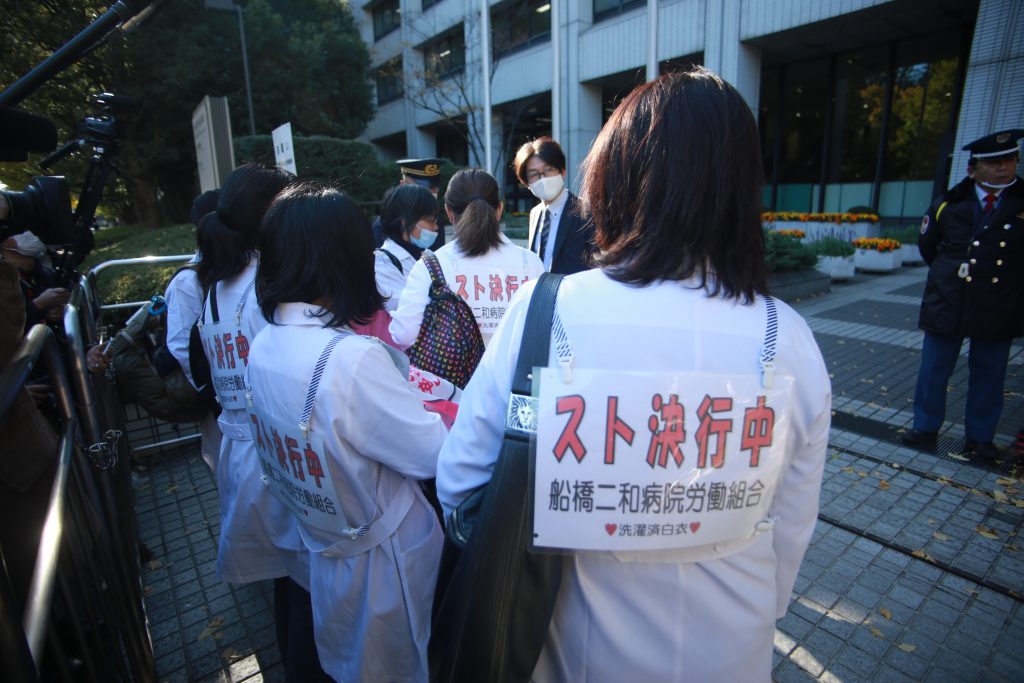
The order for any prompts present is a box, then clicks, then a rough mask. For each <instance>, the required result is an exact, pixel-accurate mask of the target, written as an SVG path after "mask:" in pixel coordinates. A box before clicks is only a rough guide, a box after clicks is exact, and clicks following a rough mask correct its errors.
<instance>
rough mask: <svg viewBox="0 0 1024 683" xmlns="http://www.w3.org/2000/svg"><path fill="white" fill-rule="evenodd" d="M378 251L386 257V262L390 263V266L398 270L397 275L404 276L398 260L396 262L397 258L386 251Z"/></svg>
mask: <svg viewBox="0 0 1024 683" xmlns="http://www.w3.org/2000/svg"><path fill="white" fill-rule="evenodd" d="M379 251H380V252H381V253H382V254H384V255H385V256H387V257H388V260H389V261H391V265H393V266H394V267H395V268H398V272H399V273H402V274H403V275H405V270H404V269H403V268H402V262H401V261H400V260H398V257H397V256H395V255H394V254H392V253H391V252H390V251H388V250H387V249H380V250H379Z"/></svg>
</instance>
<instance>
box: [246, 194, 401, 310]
mask: <svg viewBox="0 0 1024 683" xmlns="http://www.w3.org/2000/svg"><path fill="white" fill-rule="evenodd" d="M259 247H260V263H259V266H258V267H257V269H256V300H257V301H258V302H259V305H260V311H262V312H263V317H264V318H266V319H267V321H268V322H270V323H274V310H275V309H276V308H277V306H278V305H279V304H282V303H287V302H293V301H295V302H305V303H312V302H314V301H317V300H319V301H320V302H321V309H320V311H319V312H318V313H317V315H318V316H319V317H320V318H321V319H323V320H324V324H325V325H327V326H330V327H337V326H339V325H344V324H346V323H352V322H354V323H358V324H363V325H365V324H366V323H367V322H369V320H370V318H371V317H372V316H373V314H374V313H376V312H377V311H379V310H380V309H382V308H383V307H384V299H383V297H381V295H380V292H379V291H377V283H376V281H375V279H374V272H373V236H372V232H371V231H370V226H369V224H368V223H367V222H366V216H364V215H363V212H362V211H360V209H359V207H358V206H357V205H356V204H355V202H353V201H352V200H351V199H349V198H348V196H346V195H345V194H343V193H342V192H340V191H338V190H333V189H329V188H324V187H318V186H316V185H310V184H301V185H295V186H293V187H290V188H288V189H287V190H285V191H284V192H282V193H281V194H280V195H278V197H277V199H276V200H275V201H274V204H273V205H272V206H271V207H270V209H269V210H268V211H267V215H266V216H265V217H264V219H263V225H262V228H261V230H260V239H259Z"/></svg>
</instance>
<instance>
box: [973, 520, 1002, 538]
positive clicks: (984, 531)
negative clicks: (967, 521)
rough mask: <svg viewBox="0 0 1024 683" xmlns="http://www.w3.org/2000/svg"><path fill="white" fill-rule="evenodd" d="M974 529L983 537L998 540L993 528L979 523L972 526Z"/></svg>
mask: <svg viewBox="0 0 1024 683" xmlns="http://www.w3.org/2000/svg"><path fill="white" fill-rule="evenodd" d="M974 530H975V531H977V532H978V535H979V536H984V537H985V538H991V539H993V540H996V541H998V540H999V535H998V534H997V533H996V530H995V529H990V528H988V527H987V526H982V525H981V524H979V525H977V526H976V527H974Z"/></svg>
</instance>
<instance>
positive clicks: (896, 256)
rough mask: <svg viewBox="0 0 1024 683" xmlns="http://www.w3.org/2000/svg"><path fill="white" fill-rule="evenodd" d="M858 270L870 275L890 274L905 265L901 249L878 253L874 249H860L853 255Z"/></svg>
mask: <svg viewBox="0 0 1024 683" xmlns="http://www.w3.org/2000/svg"><path fill="white" fill-rule="evenodd" d="M853 261H854V264H855V265H856V267H857V270H863V271H866V272H869V273H888V272H890V271H893V270H896V269H897V268H899V267H900V266H901V265H903V254H902V250H901V249H895V250H893V251H876V250H874V249H858V250H857V252H856V253H855V254H854V255H853Z"/></svg>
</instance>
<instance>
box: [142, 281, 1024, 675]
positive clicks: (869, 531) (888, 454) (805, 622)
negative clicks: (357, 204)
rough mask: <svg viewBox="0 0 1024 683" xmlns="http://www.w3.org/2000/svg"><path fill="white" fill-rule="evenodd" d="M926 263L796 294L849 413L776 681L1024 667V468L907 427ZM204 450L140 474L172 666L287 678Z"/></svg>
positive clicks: (152, 577) (778, 640)
mask: <svg viewBox="0 0 1024 683" xmlns="http://www.w3.org/2000/svg"><path fill="white" fill-rule="evenodd" d="M924 275H925V270H924V269H923V268H916V269H910V268H905V269H903V270H901V271H899V272H898V273H895V274H891V275H886V276H871V277H868V276H862V275H858V276H857V277H856V278H854V280H852V281H851V282H849V283H846V284H835V285H833V291H832V293H831V294H828V295H825V296H821V297H817V298H813V299H809V300H807V301H803V302H798V303H796V304H795V308H796V309H797V310H798V311H799V312H800V313H801V314H802V315H803V316H804V317H805V318H806V319H807V321H808V323H809V324H810V326H811V329H812V330H814V333H815V336H816V337H817V339H818V343H819V345H820V346H821V349H822V352H823V353H824V355H825V359H826V362H827V364H828V368H829V372H830V373H831V375H832V382H833V393H834V400H833V410H834V411H835V412H836V418H835V422H836V423H837V424H836V425H834V426H833V429H832V434H831V438H830V447H829V454H828V460H827V463H826V469H825V480H824V485H823V490H822V497H821V512H820V517H819V522H818V526H817V528H816V530H815V532H814V537H813V540H812V544H811V548H810V549H809V551H808V553H807V557H806V559H805V561H804V564H803V566H802V568H801V571H800V576H799V578H798V580H797V584H796V595H795V596H794V599H793V602H792V604H791V605H790V609H789V612H788V614H787V615H786V616H785V617H784V618H783V619H782V620H780V621H779V622H778V628H777V630H776V636H775V655H774V658H775V661H774V665H775V666H774V674H773V677H774V678H775V680H777V681H780V682H786V681H810V680H820V681H851V682H855V681H872V682H875V681H957V682H959V681H1008V682H1009V681H1022V680H1024V608H1022V599H1021V597H1020V595H1021V593H1022V592H1024V557H1022V555H1021V549H1020V547H1019V544H1020V541H1019V540H1018V534H1019V533H1020V532H1021V525H1022V522H1024V483H1021V482H1020V481H1018V480H1017V478H1016V473H1015V470H1013V469H1011V474H1010V475H1007V474H1004V473H1001V472H1002V471H1005V470H1006V469H1007V468H1005V467H1004V468H1002V470H1001V471H1000V472H996V471H992V468H986V467H979V466H977V465H975V464H974V463H970V462H964V461H961V460H959V459H957V456H956V455H955V454H954V455H952V456H947V457H939V456H936V455H932V454H925V453H920V452H918V451H915V450H912V449H907V448H903V447H901V446H899V445H898V443H896V442H895V441H894V437H895V434H896V432H895V429H893V428H900V429H902V428H905V427H907V426H908V425H909V423H910V421H911V405H912V397H913V389H914V381H915V378H916V373H917V364H918V359H919V349H920V339H921V334H920V333H919V332H917V331H916V321H917V305H918V303H917V302H918V301H919V297H920V293H921V290H922V288H923V280H924ZM965 361H966V359H964V363H965ZM1022 363H1024V350H1022V348H1021V347H1020V346H1016V345H1015V347H1014V349H1013V352H1012V358H1011V363H1010V369H1009V372H1008V377H1007V385H1006V406H1005V409H1004V411H1003V416H1002V418H1001V420H1000V423H999V429H998V432H999V434H998V436H997V443H999V444H1000V445H1004V446H1005V445H1008V444H1009V443H1010V441H1012V439H1013V435H1014V434H1015V433H1016V431H1017V429H1018V428H1020V427H1021V426H1024V397H1022V393H1024V371H1022V370H1021V365H1022ZM965 390H966V368H964V367H959V368H958V370H957V372H956V373H955V374H954V377H953V381H952V382H951V385H950V391H949V402H948V416H949V417H950V418H952V419H953V421H952V422H947V425H946V427H945V429H944V434H945V435H946V436H948V437H950V439H947V440H946V441H948V442H949V443H955V441H956V440H958V439H959V438H961V437H962V428H961V427H960V426H959V424H958V423H957V419H958V418H959V416H961V415H962V413H963V402H964V394H965ZM851 416H852V418H853V419H852V421H851V420H850V419H849V418H851ZM844 418H847V419H846V420H845V421H844ZM883 423H884V424H883ZM879 425H881V426H882V427H885V426H886V425H888V427H889V433H884V432H885V430H884V429H883V430H882V431H881V432H879V430H877V429H872V428H871V427H872V426H879ZM865 426H866V427H865ZM196 450H197V449H194V448H193V449H179V450H178V451H176V452H174V453H169V454H165V455H161V456H157V457H155V458H153V459H151V460H150V461H149V462H148V468H147V470H146V471H145V472H142V473H141V474H140V475H139V477H138V482H137V487H136V495H137V500H136V507H137V510H138V515H139V526H140V529H141V534H142V537H143V541H144V542H145V543H146V544H147V546H148V547H149V548H150V549H151V550H152V551H153V553H154V556H155V559H154V560H153V562H151V563H150V568H149V570H148V571H147V572H146V574H145V576H144V582H145V585H146V589H145V590H146V594H147V608H148V612H149V619H150V625H151V629H152V634H153V639H154V643H155V648H156V653H157V668H158V671H159V673H160V680H161V681H185V680H197V681H241V680H246V681H259V680H283V671H282V667H281V665H280V656H279V655H278V653H277V650H276V647H275V645H274V643H275V638H274V628H273V619H272V611H271V590H270V586H269V584H255V585H250V586H245V587H231V586H228V585H226V584H223V583H221V582H219V581H218V580H217V579H216V577H215V576H214V573H213V571H214V561H215V558H216V538H217V527H218V504H217V495H216V491H215V488H214V485H213V479H212V477H211V476H210V474H209V471H208V470H207V469H206V467H205V465H204V464H203V462H202V461H201V460H200V459H199V457H198V454H197V453H196V452H195V451H196Z"/></svg>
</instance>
